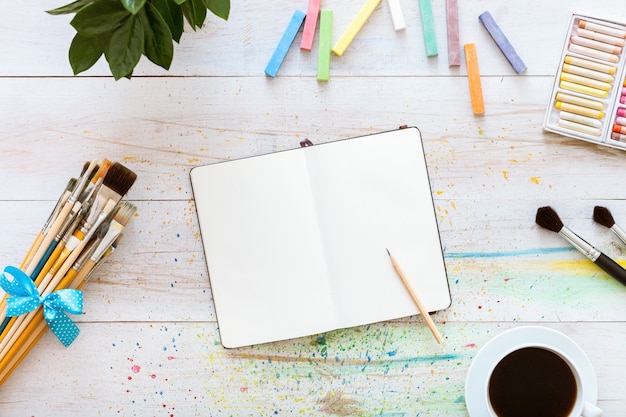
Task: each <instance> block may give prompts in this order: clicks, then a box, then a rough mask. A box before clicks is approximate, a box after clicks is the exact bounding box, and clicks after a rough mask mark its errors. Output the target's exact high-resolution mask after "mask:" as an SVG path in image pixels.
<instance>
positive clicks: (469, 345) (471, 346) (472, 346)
mask: <svg viewBox="0 0 626 417" xmlns="http://www.w3.org/2000/svg"><path fill="white" fill-rule="evenodd" d="M465 347H470V348H474V347H476V343H470V344H468V345H465Z"/></svg>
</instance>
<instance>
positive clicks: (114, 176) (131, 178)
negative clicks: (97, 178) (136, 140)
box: [102, 162, 137, 196]
mask: <svg viewBox="0 0 626 417" xmlns="http://www.w3.org/2000/svg"><path fill="white" fill-rule="evenodd" d="M136 179H137V174H135V173H134V172H133V171H131V170H130V169H128V168H126V167H125V166H124V165H122V164H120V163H119V162H115V163H114V164H113V165H111V167H110V168H109V170H108V171H107V173H106V175H105V176H104V178H103V179H102V185H105V186H107V187H109V188H110V189H111V190H113V191H115V192H116V193H117V194H119V195H121V196H124V195H126V193H127V192H128V190H130V187H132V186H133V184H134V183H135V180H136Z"/></svg>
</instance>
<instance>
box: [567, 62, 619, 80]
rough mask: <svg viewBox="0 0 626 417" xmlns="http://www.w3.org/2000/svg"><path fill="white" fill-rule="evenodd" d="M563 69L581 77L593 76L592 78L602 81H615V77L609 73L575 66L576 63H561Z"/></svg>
mask: <svg viewBox="0 0 626 417" xmlns="http://www.w3.org/2000/svg"><path fill="white" fill-rule="evenodd" d="M563 71H564V72H567V73H570V74H576V75H580V76H581V77H587V78H593V79H594V80H598V81H604V82H605V83H612V82H613V81H615V78H613V76H611V75H609V74H605V73H604V72H599V71H594V70H591V69H587V68H583V67H577V66H576V65H570V64H563Z"/></svg>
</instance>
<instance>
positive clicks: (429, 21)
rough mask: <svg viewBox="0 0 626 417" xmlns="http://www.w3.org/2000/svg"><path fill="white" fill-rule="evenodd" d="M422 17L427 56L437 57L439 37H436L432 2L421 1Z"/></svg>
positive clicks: (427, 0) (428, 0)
mask: <svg viewBox="0 0 626 417" xmlns="http://www.w3.org/2000/svg"><path fill="white" fill-rule="evenodd" d="M419 7H420V17H421V18H422V32H424V45H425V46H426V56H437V54H438V53H439V52H438V51H437V36H436V35H435V19H434V18H433V8H432V6H431V4H430V0H419Z"/></svg>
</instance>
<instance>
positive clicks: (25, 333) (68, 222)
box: [0, 159, 137, 385]
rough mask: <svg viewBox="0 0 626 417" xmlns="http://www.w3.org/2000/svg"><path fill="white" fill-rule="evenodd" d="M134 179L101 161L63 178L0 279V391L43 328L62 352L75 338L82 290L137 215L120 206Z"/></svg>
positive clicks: (132, 208) (125, 170)
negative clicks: (23, 249)
mask: <svg viewBox="0 0 626 417" xmlns="http://www.w3.org/2000/svg"><path fill="white" fill-rule="evenodd" d="M136 178H137V175H136V174H135V173H134V172H133V171H131V170H129V169H128V168H126V167H125V166H123V165H121V164H119V163H117V162H115V163H112V162H111V161H109V160H108V159H103V160H101V161H98V160H93V161H86V162H85V164H84V165H83V167H82V170H81V173H80V175H79V176H77V177H74V178H70V180H69V181H68V183H67V185H66V187H65V189H64V190H63V192H62V193H61V195H60V197H59V199H58V200H57V203H56V205H55V207H54V209H53V210H52V212H51V213H50V216H49V217H48V219H47V220H46V222H45V223H44V224H43V226H42V227H41V229H40V231H39V233H38V234H37V235H36V237H35V239H34V241H33V243H32V245H31V246H30V249H29V250H28V252H27V253H26V256H25V257H24V260H23V261H22V263H21V264H20V266H19V267H17V266H7V267H5V268H4V271H2V272H1V273H0V289H1V290H0V294H1V291H4V298H2V299H1V301H0V385H2V384H3V383H4V382H5V381H6V380H7V378H8V377H9V376H10V375H11V373H12V372H13V371H14V370H15V368H16V367H17V366H18V365H19V363H20V362H21V361H22V359H24V358H25V357H26V356H27V355H28V352H30V349H31V348H33V347H34V346H35V344H36V343H37V342H38V341H39V339H40V338H41V337H42V336H43V335H44V333H45V332H46V330H47V329H50V330H51V332H52V333H53V334H54V335H55V336H56V337H57V339H58V340H59V341H60V342H61V343H62V344H63V345H64V346H66V347H67V346H69V345H70V344H72V342H73V341H74V340H75V339H76V337H77V336H78V333H79V328H78V326H77V325H76V324H75V323H74V322H73V320H72V319H71V318H70V317H69V316H68V315H67V313H69V314H71V315H76V316H78V317H80V315H81V314H82V306H83V296H82V292H81V290H82V287H83V285H84V284H85V283H86V282H87V280H88V279H89V278H90V277H91V275H92V273H93V272H94V271H95V270H96V269H97V268H98V267H99V266H100V264H101V263H102V262H103V261H104V260H105V259H107V258H108V257H109V256H110V255H111V253H112V252H113V251H114V250H115V248H116V247H117V244H118V242H119V240H120V239H121V237H122V235H123V231H124V228H125V226H126V225H127V223H128V222H129V221H130V220H131V218H132V217H133V216H134V215H135V212H136V210H137V208H136V206H135V205H134V204H133V203H130V202H128V201H122V198H123V197H124V196H125V195H126V193H127V192H128V190H129V189H130V187H131V186H132V185H133V183H134V182H135V179H136Z"/></svg>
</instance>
